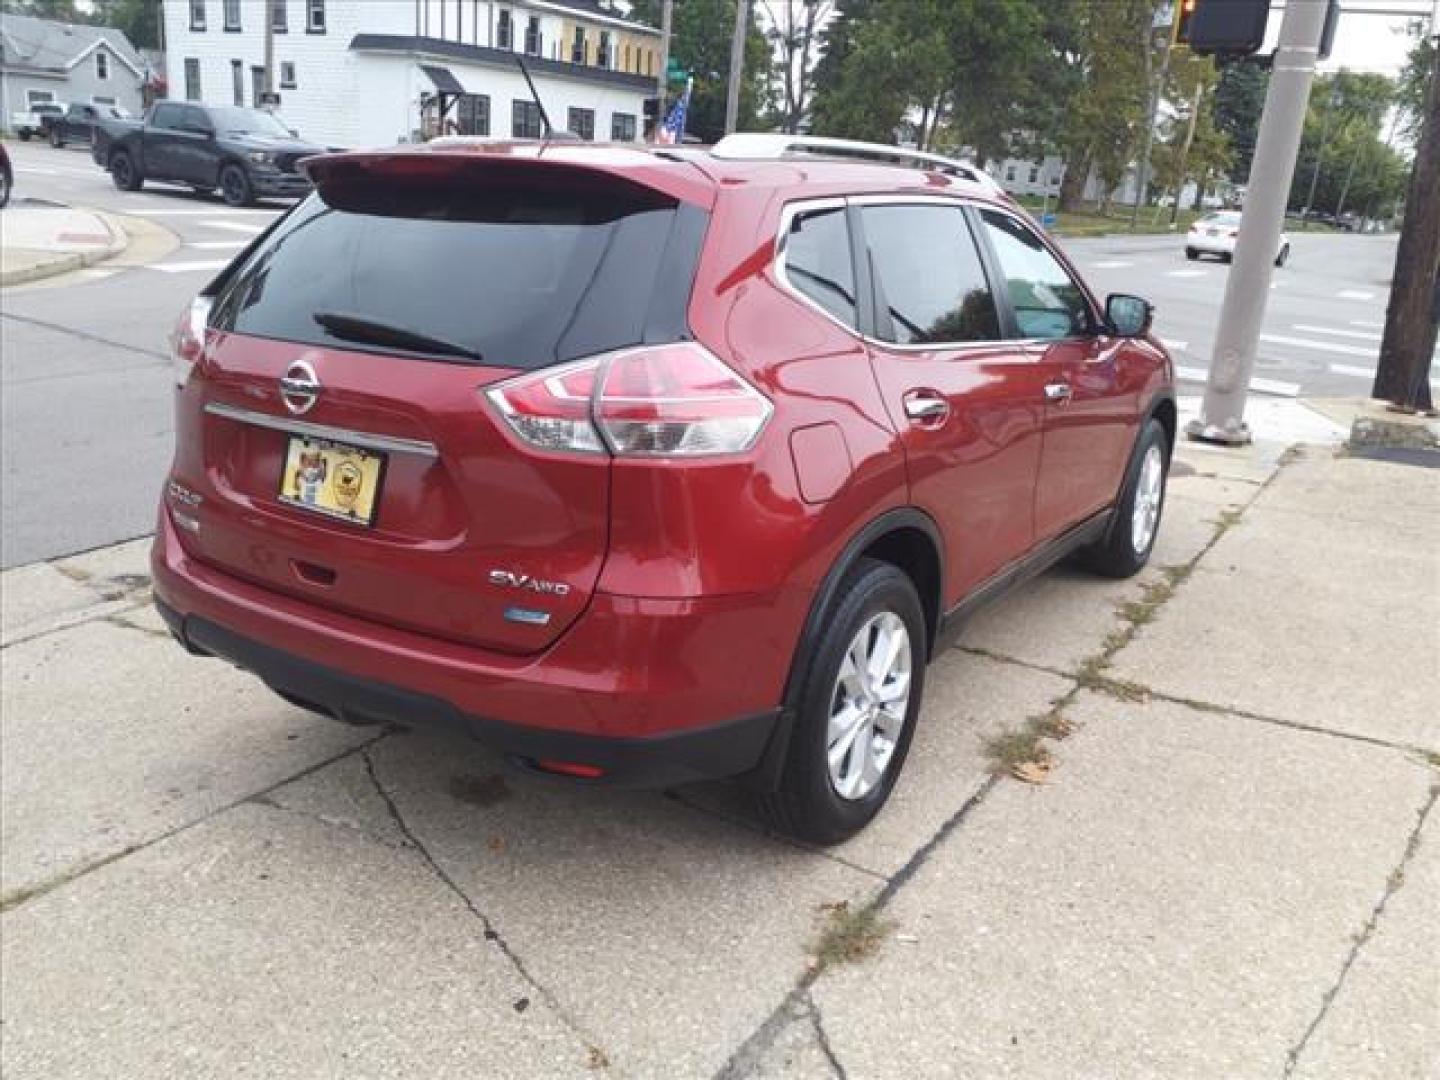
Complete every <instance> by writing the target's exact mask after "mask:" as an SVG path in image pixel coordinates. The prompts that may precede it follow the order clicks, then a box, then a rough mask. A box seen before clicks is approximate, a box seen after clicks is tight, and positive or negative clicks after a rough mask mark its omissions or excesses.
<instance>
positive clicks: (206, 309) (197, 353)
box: [170, 296, 213, 386]
mask: <svg viewBox="0 0 1440 1080" xmlns="http://www.w3.org/2000/svg"><path fill="white" fill-rule="evenodd" d="M212 303H213V301H212V300H211V299H210V297H208V296H197V297H196V298H195V299H194V300H192V301H190V306H189V307H188V308H187V309H186V310H185V312H184V313H183V314H182V315H181V316H180V320H179V321H178V322H177V323H176V324H175V329H174V330H173V331H172V332H171V334H170V363H171V365H172V368H173V370H174V373H175V385H176V386H184V385H185V382H186V380H188V379H189V378H190V373H191V372H192V371H193V370H195V365H196V364H198V363H199V362H200V358H201V356H203V355H204V353H205V333H206V330H207V329H208V328H209V325H210V308H211V305H212Z"/></svg>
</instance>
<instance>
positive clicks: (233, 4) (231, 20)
mask: <svg viewBox="0 0 1440 1080" xmlns="http://www.w3.org/2000/svg"><path fill="white" fill-rule="evenodd" d="M225 29H226V31H228V32H229V33H232V34H233V33H235V32H236V31H237V30H239V29H240V0H225Z"/></svg>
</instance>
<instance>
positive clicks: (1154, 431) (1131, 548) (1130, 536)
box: [1081, 420, 1171, 578]
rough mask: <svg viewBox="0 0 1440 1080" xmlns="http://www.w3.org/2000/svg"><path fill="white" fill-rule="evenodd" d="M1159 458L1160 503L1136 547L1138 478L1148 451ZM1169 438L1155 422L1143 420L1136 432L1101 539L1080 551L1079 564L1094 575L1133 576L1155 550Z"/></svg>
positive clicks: (1165, 477) (1167, 466)
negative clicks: (1146, 534)
mask: <svg viewBox="0 0 1440 1080" xmlns="http://www.w3.org/2000/svg"><path fill="white" fill-rule="evenodd" d="M1152 447H1153V448H1156V449H1158V451H1159V456H1160V501H1159V504H1158V505H1157V506H1156V507H1155V520H1154V525H1153V526H1152V528H1151V529H1150V536H1149V539H1148V540H1146V541H1145V543H1144V544H1143V545H1141V546H1140V547H1139V548H1137V547H1136V545H1135V542H1134V530H1133V528H1132V524H1133V522H1134V520H1135V501H1136V498H1137V496H1138V494H1139V490H1140V477H1141V474H1142V472H1143V467H1144V465H1145V461H1146V458H1147V456H1148V455H1149V453H1150V451H1151V448H1152ZM1170 449H1171V448H1170V439H1169V437H1168V436H1167V435H1166V434H1165V429H1164V428H1163V427H1162V426H1161V425H1160V422H1159V421H1158V420H1147V421H1146V422H1145V426H1144V427H1143V428H1141V430H1140V438H1139V439H1138V440H1137V441H1136V443H1135V451H1134V453H1132V454H1131V455H1130V463H1129V465H1128V466H1127V467H1126V469H1125V485H1124V487H1122V488H1121V489H1120V497H1119V498H1118V499H1117V500H1116V501H1115V514H1114V516H1113V517H1112V518H1111V520H1110V527H1109V529H1107V530H1106V533H1105V536H1104V538H1103V539H1101V540H1099V541H1098V542H1096V543H1094V544H1092V545H1090V546H1089V547H1087V548H1084V549H1083V550H1082V552H1081V561H1082V562H1083V563H1084V564H1085V565H1086V566H1087V567H1088V568H1089V569H1090V570H1093V571H1094V572H1095V573H1097V574H1101V575H1103V576H1105V577H1112V578H1128V577H1133V576H1134V575H1135V574H1137V573H1139V572H1140V569H1141V568H1142V567H1143V566H1144V565H1145V564H1146V563H1148V562H1149V561H1150V552H1152V551H1154V550H1155V538H1156V537H1157V536H1158V535H1160V523H1161V521H1162V520H1163V518H1164V513H1165V490H1166V485H1167V482H1168V480H1169V476H1170Z"/></svg>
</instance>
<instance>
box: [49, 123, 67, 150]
mask: <svg viewBox="0 0 1440 1080" xmlns="http://www.w3.org/2000/svg"><path fill="white" fill-rule="evenodd" d="M50 145H51V146H53V147H54V148H55V149H56V150H60V149H63V148H64V146H65V136H63V135H61V134H60V129H59V128H51V129H50Z"/></svg>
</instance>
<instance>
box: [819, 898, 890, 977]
mask: <svg viewBox="0 0 1440 1080" xmlns="http://www.w3.org/2000/svg"><path fill="white" fill-rule="evenodd" d="M820 908H821V910H822V911H824V912H825V913H826V914H827V916H828V919H827V921H826V924H825V927H824V929H822V930H821V931H820V940H819V941H817V942H816V944H815V958H816V960H818V961H819V962H820V965H821V966H822V967H829V966H830V965H832V964H855V963H859V962H860V961H861V960H864V959H866V958H867V957H869V956H873V955H874V953H875V950H876V949H878V948H880V943H881V942H882V941H884V940H885V935H886V934H888V933H889V932H890V930H891V928H892V927H893V925H894V924H893V923H892V922H891V921H890V920H888V919H881V918H880V911H879V909H878V908H877V907H876V906H875V905H874V904H866V905H865V906H864V907H861V908H852V907H851V906H850V901H848V900H841V901H839V902H838V903H833V904H821V905H820Z"/></svg>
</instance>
